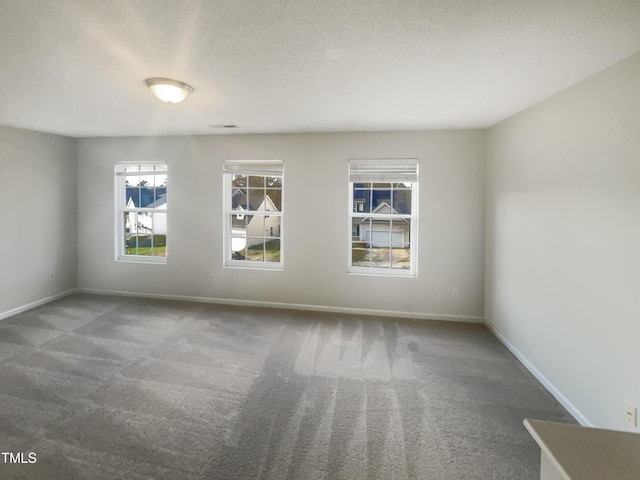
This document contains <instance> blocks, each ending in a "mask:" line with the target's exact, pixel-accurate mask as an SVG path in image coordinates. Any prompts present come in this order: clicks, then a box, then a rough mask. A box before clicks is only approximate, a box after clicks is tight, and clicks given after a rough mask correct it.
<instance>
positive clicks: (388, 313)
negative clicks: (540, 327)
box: [78, 288, 484, 323]
mask: <svg viewBox="0 0 640 480" xmlns="http://www.w3.org/2000/svg"><path fill="white" fill-rule="evenodd" d="M78 292H80V293H90V294H98V295H120V296H125V297H141V298H157V299H162V300H179V301H187V302H199V303H212V304H220V305H237V306H245V307H265V308H282V309H287V310H309V311H315V312H328V313H348V314H354V315H373V316H380V317H396V318H412V319H415V320H444V321H449V322H468V323H484V318H483V317H474V316H471V315H450V314H446V313H421V312H420V313H419V312H403V311H396V310H376V309H368V308H351V307H336V306H327V305H307V304H301V303H285V302H266V301H262V300H239V299H233V298H213V297H193V296H187V295H168V294H163V293H145V292H126V291H118V290H102V289H94V288H79V289H78Z"/></svg>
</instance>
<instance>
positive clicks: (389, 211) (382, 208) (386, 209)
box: [358, 202, 409, 223]
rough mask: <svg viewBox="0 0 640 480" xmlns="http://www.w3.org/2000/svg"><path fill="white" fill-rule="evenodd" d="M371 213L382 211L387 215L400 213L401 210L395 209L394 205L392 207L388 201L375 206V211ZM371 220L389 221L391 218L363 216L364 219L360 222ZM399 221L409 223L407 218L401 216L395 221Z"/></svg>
mask: <svg viewBox="0 0 640 480" xmlns="http://www.w3.org/2000/svg"><path fill="white" fill-rule="evenodd" d="M371 213H381V214H385V215H394V214H398V213H399V212H398V211H397V210H395V209H394V208H393V207H391V205H389V204H388V203H387V202H382V203H380V205H378V206H377V207H376V208H374V209H373V212H371ZM369 220H371V221H373V222H388V221H389V220H385V219H379V218H371V217H366V218H363V219H362V220H360V222H358V223H364V222H368V221H369ZM398 221H402V222H404V223H409V221H408V220H407V219H406V218H399V219H398V220H394V222H398Z"/></svg>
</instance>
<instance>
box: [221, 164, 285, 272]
mask: <svg viewBox="0 0 640 480" xmlns="http://www.w3.org/2000/svg"><path fill="white" fill-rule="evenodd" d="M283 175H284V171H283V164H282V162H281V161H271V160H263V161H259V160H255V161H241V160H229V161H226V162H224V208H225V214H224V215H225V241H224V249H225V252H224V255H225V257H224V258H225V266H227V267H240V268H259V269H271V270H281V269H282V265H283V241H282V238H283V208H282V206H283V202H282V192H283V190H282V188H283Z"/></svg>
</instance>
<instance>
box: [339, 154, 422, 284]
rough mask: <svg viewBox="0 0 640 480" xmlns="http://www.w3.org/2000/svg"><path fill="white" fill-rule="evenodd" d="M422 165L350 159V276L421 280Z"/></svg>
mask: <svg viewBox="0 0 640 480" xmlns="http://www.w3.org/2000/svg"><path fill="white" fill-rule="evenodd" d="M417 205H418V161H417V160H416V159H352V160H350V161H349V224H350V225H349V227H350V234H349V272H350V273H359V274H367V275H397V276H412V277H415V276H417V253H418V252H417V235H418V222H417V218H418V215H417Z"/></svg>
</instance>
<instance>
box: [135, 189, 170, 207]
mask: <svg viewBox="0 0 640 480" xmlns="http://www.w3.org/2000/svg"><path fill="white" fill-rule="evenodd" d="M126 195H127V198H126V202H125V203H129V200H131V201H133V204H134V205H135V206H136V207H138V208H157V207H159V206H160V205H164V204H165V203H167V187H156V189H155V199H154V190H153V187H126Z"/></svg>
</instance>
